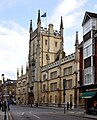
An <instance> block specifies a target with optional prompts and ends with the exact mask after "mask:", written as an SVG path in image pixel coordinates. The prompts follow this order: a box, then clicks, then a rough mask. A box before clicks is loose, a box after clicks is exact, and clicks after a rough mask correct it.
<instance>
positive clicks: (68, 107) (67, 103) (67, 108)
mask: <svg viewBox="0 0 97 120" xmlns="http://www.w3.org/2000/svg"><path fill="white" fill-rule="evenodd" d="M67 110H69V102H67Z"/></svg>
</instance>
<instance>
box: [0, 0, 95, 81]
mask: <svg viewBox="0 0 97 120" xmlns="http://www.w3.org/2000/svg"><path fill="white" fill-rule="evenodd" d="M38 9H40V10H41V14H43V13H44V12H47V24H49V23H53V24H54V29H57V30H59V26H60V18H61V16H63V22H64V50H65V52H66V54H67V55H68V54H71V53H73V52H74V44H75V33H76V31H78V32H79V41H80V42H81V41H82V26H81V25H82V20H83V17H84V14H85V12H86V11H90V12H95V13H97V0H40V1H39V0H0V55H1V57H0V74H2V73H3V74H5V79H7V78H10V79H16V72H17V68H19V69H21V65H23V68H24V73H25V68H26V62H27V61H28V50H29V48H28V44H29V21H30V19H32V21H33V29H35V28H36V25H37V23H36V20H37V11H38ZM41 23H42V26H43V27H46V19H45V18H42V19H41Z"/></svg>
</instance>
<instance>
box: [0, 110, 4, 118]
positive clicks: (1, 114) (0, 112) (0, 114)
mask: <svg viewBox="0 0 97 120" xmlns="http://www.w3.org/2000/svg"><path fill="white" fill-rule="evenodd" d="M0 120H3V112H2V111H1V110H0Z"/></svg>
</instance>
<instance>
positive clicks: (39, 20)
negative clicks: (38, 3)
mask: <svg viewBox="0 0 97 120" xmlns="http://www.w3.org/2000/svg"><path fill="white" fill-rule="evenodd" d="M39 23H40V24H41V19H40V10H38V18H37V24H39Z"/></svg>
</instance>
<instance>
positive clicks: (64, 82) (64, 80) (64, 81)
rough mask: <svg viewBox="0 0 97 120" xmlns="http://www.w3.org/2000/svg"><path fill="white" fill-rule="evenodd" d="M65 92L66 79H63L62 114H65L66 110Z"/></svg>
mask: <svg viewBox="0 0 97 120" xmlns="http://www.w3.org/2000/svg"><path fill="white" fill-rule="evenodd" d="M65 90H66V79H63V96H64V113H65V112H66V109H65V95H66V93H65Z"/></svg>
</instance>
